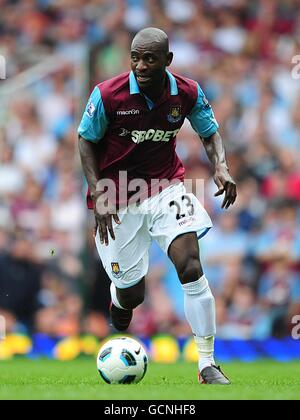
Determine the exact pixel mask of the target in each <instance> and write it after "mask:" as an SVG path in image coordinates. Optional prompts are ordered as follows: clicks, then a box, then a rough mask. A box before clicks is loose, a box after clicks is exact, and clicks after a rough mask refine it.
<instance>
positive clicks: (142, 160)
mask: <svg viewBox="0 0 300 420" xmlns="http://www.w3.org/2000/svg"><path fill="white" fill-rule="evenodd" d="M167 75H168V77H167V84H166V88H165V91H164V93H163V95H162V97H161V98H160V99H159V101H158V102H156V103H153V102H152V101H151V100H150V99H149V98H148V97H146V96H145V95H143V94H142V93H141V91H140V89H139V86H138V83H137V81H136V79H135V76H134V74H133V72H130V73H128V72H127V73H123V74H121V75H119V76H117V77H114V78H113V79H110V80H107V81H104V82H103V83H100V84H99V85H98V86H96V87H95V89H94V90H93V92H92V94H91V96H90V98H89V101H88V104H87V106H86V109H85V111H84V114H83V117H82V120H81V123H80V126H79V129H78V134H79V135H80V136H81V137H83V138H84V139H85V140H87V141H91V142H94V143H97V144H98V145H99V148H100V153H99V156H100V157H99V168H100V171H101V177H102V178H109V179H112V180H113V181H115V183H116V186H117V187H118V177H119V172H120V171H127V176H128V181H130V180H131V179H136V178H139V179H140V178H141V179H144V180H146V181H147V182H148V183H149V185H150V182H151V179H168V180H170V181H171V180H173V179H178V180H181V181H182V180H183V178H184V167H183V164H182V162H181V161H180V159H179V157H178V156H177V154H176V150H175V149H176V135H177V133H178V132H179V130H180V128H181V126H182V125H183V123H184V120H185V118H188V119H189V121H190V123H191V125H192V127H193V128H194V130H195V131H196V132H197V133H198V134H199V135H200V136H201V137H204V138H206V137H210V136H211V135H212V134H214V133H215V132H216V131H217V130H218V124H217V122H216V119H215V117H214V114H213V111H212V108H211V106H210V105H209V104H208V102H207V100H206V99H205V96H204V94H203V92H202V90H201V88H200V86H199V84H198V83H196V82H195V81H193V80H190V79H187V78H184V77H181V76H178V75H176V74H172V73H170V72H169V71H167ZM88 203H89V207H92V203H91V201H90V200H89V202H88Z"/></svg>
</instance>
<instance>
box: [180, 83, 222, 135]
mask: <svg viewBox="0 0 300 420" xmlns="http://www.w3.org/2000/svg"><path fill="white" fill-rule="evenodd" d="M187 118H188V120H189V121H190V123H191V125H192V127H193V129H194V130H195V131H196V133H198V134H199V135H200V136H201V137H204V138H206V137H210V136H212V135H213V134H215V133H216V132H217V130H218V128H219V124H218V123H217V121H216V119H215V116H214V113H213V110H212V107H211V106H210V104H209V103H208V101H207V99H206V97H205V95H204V93H203V91H202V89H201V88H200V86H199V84H198V98H197V102H196V105H195V106H194V108H193V109H192V111H191V113H190V114H189V115H187Z"/></svg>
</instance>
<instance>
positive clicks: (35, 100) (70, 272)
mask: <svg viewBox="0 0 300 420" xmlns="http://www.w3.org/2000/svg"><path fill="white" fill-rule="evenodd" d="M0 9H1V14H0V55H3V56H4V57H5V58H6V63H7V69H6V71H7V79H8V80H14V77H15V76H17V75H19V74H20V73H21V72H23V71H26V70H27V69H30V68H31V67H32V66H34V65H36V64H38V63H40V62H42V61H43V60H46V59H48V58H49V57H50V56H51V55H52V54H60V56H61V57H62V56H64V57H68V56H69V57H70V58H72V57H74V56H76V55H78V54H79V52H82V51H84V52H85V53H86V54H87V55H86V56H87V57H89V59H88V60H87V62H86V68H88V69H89V72H90V74H89V82H88V84H89V85H90V89H91V88H92V86H93V85H95V84H96V83H98V82H99V81H101V80H104V79H106V78H109V77H111V76H113V75H115V74H118V73H120V72H123V71H126V70H127V69H128V68H129V53H128V51H129V48H130V43H131V39H132V36H133V35H134V34H135V33H136V32H137V31H138V30H140V29H142V28H143V27H146V26H157V27H160V28H162V29H164V30H165V31H166V32H167V33H168V35H169V37H170V43H171V50H172V51H173V52H174V55H175V59H174V63H173V65H172V68H171V70H172V71H173V72H176V73H179V74H184V75H186V76H188V77H190V78H193V79H195V80H197V81H198V82H199V83H200V85H201V87H202V89H203V90H204V92H205V94H206V96H207V98H208V100H209V101H210V103H211V105H212V106H213V109H214V111H215V115H216V118H217V120H218V122H219V125H220V132H221V135H222V137H223V139H224V142H225V144H226V149H227V158H228V161H229V165H230V170H231V174H232V176H233V177H234V179H235V180H236V181H237V183H238V200H237V203H236V205H235V206H234V208H232V209H230V210H228V211H223V210H221V200H219V199H217V198H214V193H215V191H216V186H215V185H214V183H213V180H212V175H213V174H212V170H211V166H210V164H209V162H208V160H207V157H206V155H205V152H204V149H203V147H202V145H201V143H200V141H199V139H198V138H197V136H196V135H195V133H194V132H193V131H192V129H191V127H190V125H189V123H185V125H184V127H183V128H182V130H181V132H180V133H179V135H178V146H177V147H178V153H179V155H180V157H181V158H182V160H183V161H184V163H185V166H186V169H187V172H186V177H187V178H193V179H204V180H205V196H204V198H205V200H204V205H205V207H206V209H207V210H208V212H209V214H210V215H211V218H212V220H213V222H214V228H213V229H212V230H211V231H210V232H209V233H208V234H207V235H206V237H205V238H204V239H203V240H202V241H201V243H200V249H201V255H202V261H203V266H204V271H205V273H206V276H207V278H208V280H209V282H210V285H211V288H212V290H213V292H214V294H215V297H216V301H217V316H218V325H219V327H218V335H219V336H220V337H222V338H242V339H247V338H266V337H269V336H276V337H280V336H285V335H288V334H289V331H290V330H291V328H292V317H293V315H295V314H299V313H300V276H299V268H300V223H299V221H300V205H299V203H300V165H299V161H300V79H299V78H297V74H296V72H295V71H293V66H295V64H292V57H294V56H297V55H300V5H299V1H298V0H274V1H273V0H254V1H251V2H249V1H246V0H206V1H205V0H203V1H200V0H172V1H169V0H153V1H152V0H92V1H84V0H61V1H55V0H36V1H34V0H26V1H18V0H11V1H10V0H0ZM81 77H83V75H81ZM299 77H300V74H299ZM4 83H6V82H4V81H0V102H1V104H2V106H1V107H0V313H1V314H4V315H5V317H6V320H7V327H8V329H9V331H25V332H32V331H37V332H42V333H46V334H50V335H53V336H65V335H76V334H79V333H88V334H95V335H97V336H99V337H103V336H105V335H107V334H108V333H109V332H110V329H111V327H110V325H109V319H108V305H109V301H110V297H109V291H108V288H109V281H108V279H107V276H106V274H105V272H104V270H103V267H102V266H101V262H100V261H99V259H98V256H97V254H96V251H95V247H94V244H93V237H92V228H93V220H92V215H90V214H88V211H87V210H86V208H85V199H84V194H85V189H86V185H85V182H84V180H83V176H82V171H81V168H80V165H79V161H78V153H77V134H76V129H77V126H78V123H79V119H78V115H80V112H82V109H83V108H82V107H83V104H84V103H85V102H86V100H87V98H88V95H89V90H88V89H87V90H86V92H85V95H86V96H85V97H80V91H81V90H80V86H78V83H79V82H78V72H76V71H74V68H73V67H72V66H68V65H65V66H62V68H59V70H56V71H53V72H52V73H49V74H48V75H47V76H46V77H44V78H43V79H42V80H38V81H37V82H36V83H34V84H32V85H31V86H30V87H29V88H27V89H23V90H21V91H20V92H18V91H16V92H15V93H14V94H13V95H12V96H11V97H10V98H5V106H4V105H3V104H4V102H3V101H4V98H1V86H3V84H4ZM131 331H132V332H133V333H134V334H137V335H151V334H155V333H158V332H170V333H172V334H175V335H190V330H189V327H188V325H187V323H186V322H185V319H184V310H183V295H182V291H181V287H180V284H179V281H178V278H177V276H176V273H175V271H174V268H173V267H172V265H171V263H170V261H169V260H168V259H167V258H166V257H165V256H164V255H163V254H162V252H161V250H160V249H159V248H158V246H157V245H156V244H153V247H152V249H151V265H150V271H149V274H148V276H147V297H146V301H145V303H144V304H143V305H142V306H140V307H139V308H138V309H137V310H136V311H135V317H134V321H133V323H132V327H131Z"/></svg>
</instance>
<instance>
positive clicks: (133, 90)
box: [129, 70, 178, 96]
mask: <svg viewBox="0 0 300 420" xmlns="http://www.w3.org/2000/svg"><path fill="white" fill-rule="evenodd" d="M166 73H167V75H168V77H169V80H170V88H171V96H176V95H178V86H177V82H176V79H175V77H174V76H173V74H172V73H170V72H169V71H168V70H166ZM129 87H130V95H135V94H137V93H140V88H139V85H138V82H137V81H136V78H135V76H134V74H133V71H131V72H130V75H129Z"/></svg>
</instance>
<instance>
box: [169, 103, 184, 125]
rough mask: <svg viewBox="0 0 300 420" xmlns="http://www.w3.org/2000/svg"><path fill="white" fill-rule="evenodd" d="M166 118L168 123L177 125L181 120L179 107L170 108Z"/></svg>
mask: <svg viewBox="0 0 300 420" xmlns="http://www.w3.org/2000/svg"><path fill="white" fill-rule="evenodd" d="M167 118H168V121H169V122H170V123H177V122H178V121H180V120H181V118H182V115H181V106H180V105H175V106H171V108H170V113H169V114H168V116H167Z"/></svg>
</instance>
